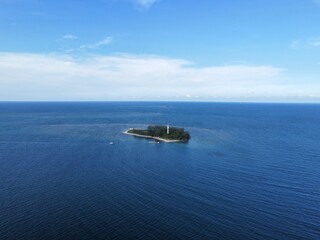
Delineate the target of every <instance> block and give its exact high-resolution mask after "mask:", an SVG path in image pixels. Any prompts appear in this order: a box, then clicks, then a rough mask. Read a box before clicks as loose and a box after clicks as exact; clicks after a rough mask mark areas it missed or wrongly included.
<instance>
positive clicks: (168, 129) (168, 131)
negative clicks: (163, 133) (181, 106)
mask: <svg viewBox="0 0 320 240" xmlns="http://www.w3.org/2000/svg"><path fill="white" fill-rule="evenodd" d="M167 134H168V135H169V134H170V127H169V124H168V125H167Z"/></svg>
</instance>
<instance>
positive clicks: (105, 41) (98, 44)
mask: <svg viewBox="0 0 320 240" xmlns="http://www.w3.org/2000/svg"><path fill="white" fill-rule="evenodd" d="M112 40H113V39H112V37H106V38H105V39H103V40H101V41H99V42H96V43H93V44H85V45H81V46H80V49H95V48H99V47H101V46H105V45H109V44H110V43H111V42H112Z"/></svg>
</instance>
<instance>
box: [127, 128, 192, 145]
mask: <svg viewBox="0 0 320 240" xmlns="http://www.w3.org/2000/svg"><path fill="white" fill-rule="evenodd" d="M124 133H125V134H129V135H133V136H136V137H143V138H152V139H155V140H158V141H162V142H188V141H189V139H190V134H189V133H188V132H187V131H185V130H184V129H183V128H177V127H170V126H169V125H167V126H158V125H150V126H148V128H147V129H145V130H141V129H136V128H129V129H128V130H127V131H125V132H124Z"/></svg>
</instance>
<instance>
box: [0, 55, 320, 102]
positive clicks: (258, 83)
mask: <svg viewBox="0 0 320 240" xmlns="http://www.w3.org/2000/svg"><path fill="white" fill-rule="evenodd" d="M284 73H285V70H284V69H281V68H276V67H272V66H254V65H228V66H209V67H194V66H193V64H192V63H190V62H188V61H185V60H181V59H173V58H165V57H159V56H144V55H143V56H136V55H110V56H91V57H87V58H84V59H75V58H72V57H71V56H67V55H42V54H17V53H0V85H1V88H0V100H179V99H182V100H183V99H188V100H223V99H230V100H239V99H243V100H246V99H251V100H254V99H260V98H261V99H268V98H275V97H280V98H286V97H294V96H298V95H299V94H300V95H299V96H306V95H312V96H318V95H317V94H319V96H320V93H319V92H320V88H314V87H313V88H311V89H306V88H305V87H304V88H297V86H287V85H284V84H283V82H282V78H283V77H284ZM296 89H299V92H296ZM316 89H319V90H316ZM297 94H298V95H297Z"/></svg>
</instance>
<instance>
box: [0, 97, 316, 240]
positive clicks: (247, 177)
mask: <svg viewBox="0 0 320 240" xmlns="http://www.w3.org/2000/svg"><path fill="white" fill-rule="evenodd" d="M167 123H170V124H171V125H175V126H180V127H184V128H185V129H186V130H188V131H189V132H190V134H191V136H192V139H191V140H190V142H189V143H187V144H181V143H178V144H168V143H161V144H149V143H148V142H149V141H150V140H145V139H140V138H135V137H132V136H128V135H125V134H122V132H123V131H124V130H126V129H127V128H129V127H145V126H147V125H148V124H167ZM111 141H112V142H114V145H110V144H109V142H111ZM0 239H1V240H2V239H3V240H11V239H12V240H20V239H23V240H24V239H26V240H33V239H68V240H73V239H74V240H82V239H98V240H99V239H101V240H102V239H103V240H105V239H320V105H312V104H310V105H307V104H305V105H295V104H240V103H239V104H235V103H170V102H162V103H152V102H150V103H148V102H140V103H0Z"/></svg>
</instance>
